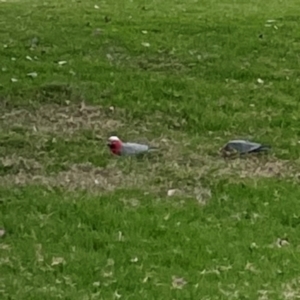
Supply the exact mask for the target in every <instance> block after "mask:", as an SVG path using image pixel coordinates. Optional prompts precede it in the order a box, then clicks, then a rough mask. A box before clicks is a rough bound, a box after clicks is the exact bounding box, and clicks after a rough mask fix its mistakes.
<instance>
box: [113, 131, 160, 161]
mask: <svg viewBox="0 0 300 300" xmlns="http://www.w3.org/2000/svg"><path fill="white" fill-rule="evenodd" d="M107 146H108V147H109V149H110V151H111V153H112V154H114V155H119V156H130V155H132V156H134V155H139V154H144V153H148V152H153V151H157V150H158V149H157V148H154V147H151V146H148V145H145V144H138V143H125V142H122V141H121V140H120V139H119V138H118V137H117V136H111V137H110V138H109V139H108V142H107Z"/></svg>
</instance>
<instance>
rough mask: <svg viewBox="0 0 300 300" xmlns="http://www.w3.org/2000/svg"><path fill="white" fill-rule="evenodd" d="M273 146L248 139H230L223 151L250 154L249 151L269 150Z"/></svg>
mask: <svg viewBox="0 0 300 300" xmlns="http://www.w3.org/2000/svg"><path fill="white" fill-rule="evenodd" d="M270 149H271V147H270V146H269V145H263V144H260V143H255V142H250V141H247V140H232V141H229V142H228V143H227V144H226V145H225V146H224V147H223V148H222V149H221V151H222V152H223V153H225V154H228V153H231V154H232V153H239V154H248V153H259V152H265V151H269V150H270Z"/></svg>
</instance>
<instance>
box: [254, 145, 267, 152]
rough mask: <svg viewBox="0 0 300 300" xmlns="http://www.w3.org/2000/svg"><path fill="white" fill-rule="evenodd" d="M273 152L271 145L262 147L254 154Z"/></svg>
mask: <svg viewBox="0 0 300 300" xmlns="http://www.w3.org/2000/svg"><path fill="white" fill-rule="evenodd" d="M269 150H271V146H270V145H261V146H260V147H259V148H257V149H255V150H254V151H252V152H267V151H269Z"/></svg>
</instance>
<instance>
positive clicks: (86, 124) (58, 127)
mask: <svg viewBox="0 0 300 300" xmlns="http://www.w3.org/2000/svg"><path fill="white" fill-rule="evenodd" d="M121 116H122V110H120V109H118V111H117V112H116V111H115V108H114V107H109V108H106V107H102V106H90V105H86V104H85V103H84V102H81V103H80V104H69V105H65V106H61V105H58V104H46V105H42V106H40V107H39V108H37V109H20V110H17V109H14V110H10V111H4V112H3V113H2V114H1V116H0V124H1V128H2V130H3V129H4V128H5V129H7V130H13V129H15V128H22V129H23V130H24V131H25V130H26V131H27V132H28V133H29V134H37V133H43V134H45V133H51V134H56V135H62V134H67V135H68V136H70V135H73V134H75V133H77V132H78V131H80V130H86V129H92V130H94V131H95V132H96V133H98V134H101V133H102V134H107V133H108V132H109V131H115V130H118V129H119V128H120V127H122V126H124V125H123V124H122V122H121V119H120V118H121Z"/></svg>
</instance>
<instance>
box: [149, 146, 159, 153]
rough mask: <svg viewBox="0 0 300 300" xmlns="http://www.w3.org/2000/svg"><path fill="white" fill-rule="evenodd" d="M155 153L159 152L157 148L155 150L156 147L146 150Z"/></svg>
mask: <svg viewBox="0 0 300 300" xmlns="http://www.w3.org/2000/svg"><path fill="white" fill-rule="evenodd" d="M156 151H159V148H157V147H152V146H151V147H149V150H148V152H156Z"/></svg>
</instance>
